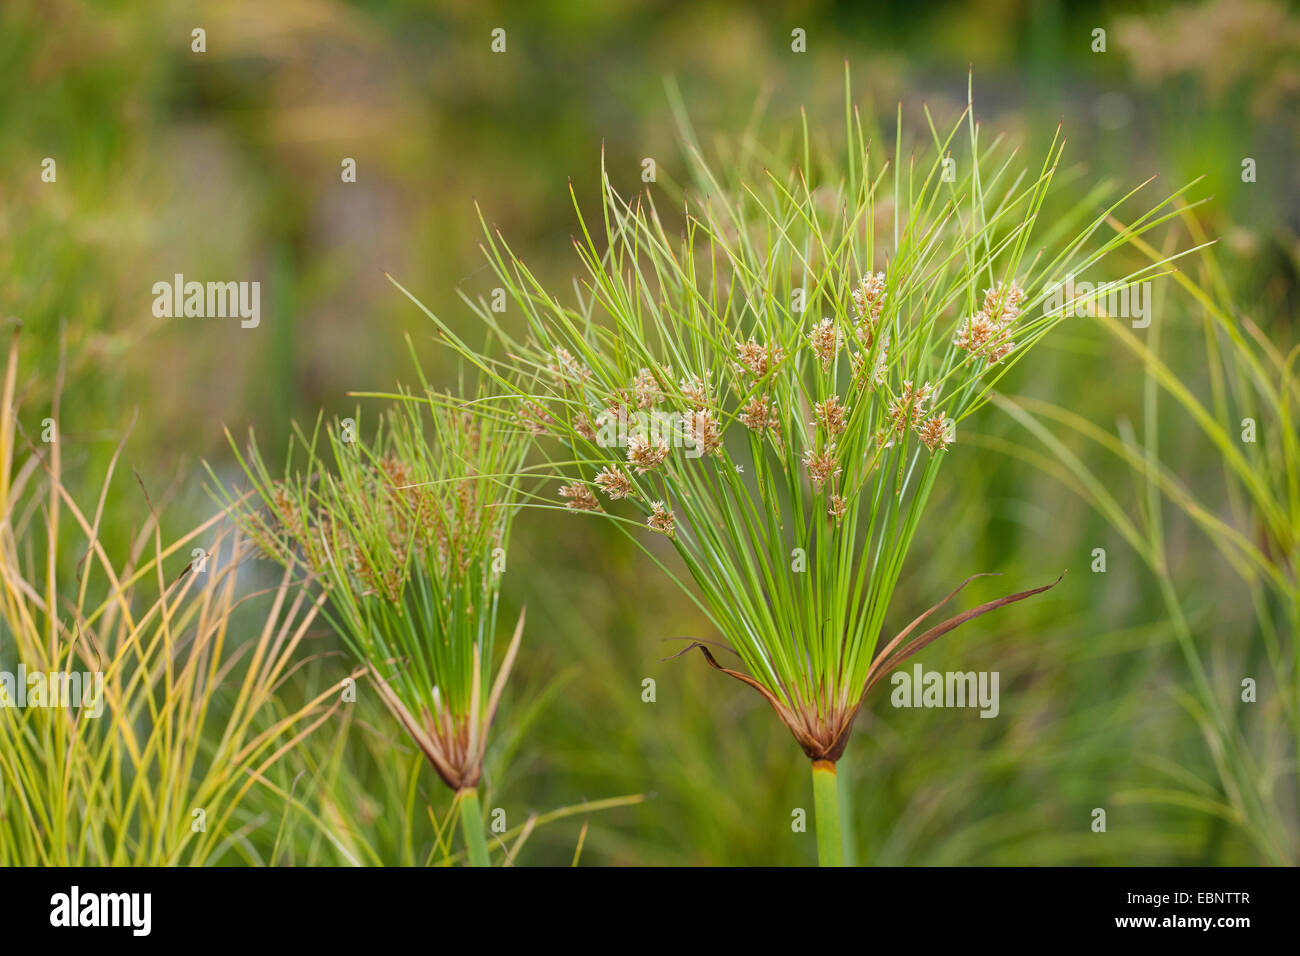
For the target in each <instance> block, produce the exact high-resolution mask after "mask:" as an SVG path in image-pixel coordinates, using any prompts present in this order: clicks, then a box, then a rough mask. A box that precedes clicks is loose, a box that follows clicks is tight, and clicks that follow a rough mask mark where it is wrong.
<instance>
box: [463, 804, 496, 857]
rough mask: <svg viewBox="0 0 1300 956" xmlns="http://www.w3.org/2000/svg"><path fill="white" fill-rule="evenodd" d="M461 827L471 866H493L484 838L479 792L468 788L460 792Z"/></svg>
mask: <svg viewBox="0 0 1300 956" xmlns="http://www.w3.org/2000/svg"><path fill="white" fill-rule="evenodd" d="M460 827H461V830H462V832H464V834H465V851H466V853H468V854H469V865H470V866H491V865H492V864H491V863H489V862H488V851H487V840H486V839H484V837H483V811H482V810H481V809H479V805H478V790H477V789H476V788H474V787H466V788H465V789H463V790H461V792H460Z"/></svg>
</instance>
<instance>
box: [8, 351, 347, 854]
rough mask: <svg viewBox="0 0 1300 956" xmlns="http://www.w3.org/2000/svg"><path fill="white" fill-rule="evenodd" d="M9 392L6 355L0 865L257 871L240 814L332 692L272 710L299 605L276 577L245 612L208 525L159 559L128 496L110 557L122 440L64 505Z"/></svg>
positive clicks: (318, 719) (166, 546)
mask: <svg viewBox="0 0 1300 956" xmlns="http://www.w3.org/2000/svg"><path fill="white" fill-rule="evenodd" d="M59 378H60V380H61V378H62V376H59ZM19 390H20V389H19V386H18V348H17V336H15V338H14V342H13V344H12V346H11V349H10V352H9V361H8V365H7V370H6V372H5V377H4V386H3V393H2V397H0V740H3V746H0V866H204V865H212V864H231V863H242V864H263V863H266V862H267V858H266V856H265V855H264V851H263V849H262V848H261V845H260V843H259V840H260V838H261V837H263V836H264V835H265V831H264V828H263V823H264V822H265V816H264V815H263V814H259V813H256V812H254V811H253V810H252V809H251V808H250V805H251V804H252V803H253V802H254V801H253V800H252V797H253V796H255V791H256V790H257V788H259V787H260V785H261V784H262V783H263V782H265V780H266V778H267V775H268V774H269V773H270V772H271V771H272V770H273V768H274V767H275V766H276V764H277V762H278V761H279V760H280V759H282V758H283V756H284V755H285V754H286V753H288V752H290V751H291V750H292V749H293V748H294V747H295V746H297V745H298V744H300V743H301V742H302V741H303V740H304V739H306V738H307V737H308V736H309V735H310V734H311V732H312V731H313V730H314V729H316V728H318V727H320V726H321V725H322V724H323V723H325V722H326V721H327V720H328V719H329V718H330V716H331V715H332V714H333V713H334V712H335V710H336V709H337V704H332V702H333V701H335V700H336V699H337V697H338V690H339V685H338V683H337V682H336V684H335V685H334V686H331V687H327V688H325V689H324V690H322V691H321V692H320V693H318V694H315V695H314V696H311V697H310V698H309V699H306V700H303V701H301V702H299V703H295V704H289V703H287V702H286V701H284V700H283V699H282V698H281V696H280V693H279V692H280V689H281V687H282V685H283V684H284V682H285V681H286V680H288V679H289V678H290V677H291V675H292V674H293V672H294V670H295V669H296V666H297V664H296V662H295V656H296V655H297V654H298V652H299V650H300V648H301V646H302V642H303V640H304V639H305V638H306V636H307V634H308V631H309V628H310V627H311V625H312V624H313V622H314V621H315V620H316V615H317V608H316V606H315V604H314V602H312V601H311V600H310V598H309V597H308V596H307V595H305V594H302V593H299V592H298V591H297V590H296V589H295V588H293V587H292V585H291V583H290V581H289V577H290V575H289V573H288V572H286V574H285V575H284V576H282V577H281V578H280V580H279V581H278V583H275V584H273V585H272V586H271V587H269V588H267V589H264V590H263V591H260V592H257V593H247V588H243V587H239V586H237V579H238V578H239V569H240V566H241V563H243V561H244V559H245V558H246V557H247V556H248V555H249V554H250V551H251V549H250V548H249V546H248V542H247V541H245V540H241V539H240V537H239V535H238V534H237V533H235V532H234V530H233V529H231V528H230V527H229V526H228V525H227V524H225V523H224V522H223V516H221V515H217V516H215V517H213V518H211V519H209V520H207V521H205V522H203V523H202V524H200V525H199V526H198V527H195V528H193V529H192V530H190V531H189V532H187V533H185V534H183V535H181V536H180V537H177V538H175V539H173V540H166V539H164V537H163V532H162V525H161V522H160V518H159V515H158V514H157V513H156V512H155V511H154V509H153V506H152V505H150V504H149V503H148V499H147V496H144V495H141V496H140V497H138V498H137V499H136V500H137V501H138V502H139V504H140V508H141V511H142V512H146V513H147V516H146V518H145V520H144V521H143V522H142V524H141V526H140V527H139V529H138V531H137V533H136V534H135V536H134V538H133V540H132V541H130V542H129V545H128V547H127V548H126V549H125V553H122V554H118V553H114V549H113V548H112V546H111V545H109V544H107V543H106V542H105V540H104V538H103V536H102V535H101V529H102V527H103V524H104V520H105V506H106V504H107V502H108V501H109V499H110V497H111V496H112V495H113V494H114V493H121V485H122V483H123V481H122V479H121V477H120V476H119V480H118V482H117V484H116V485H115V483H114V477H115V475H118V469H117V467H116V466H117V463H118V461H119V459H120V455H121V453H122V448H123V445H124V444H125V442H126V438H125V437H124V438H123V439H122V444H120V445H119V446H118V449H117V452H116V453H115V454H114V455H113V456H112V459H111V461H110V463H109V465H108V468H107V473H106V475H105V477H104V479H103V486H102V490H101V492H100V494H99V496H98V498H97V500H94V501H91V502H86V501H84V500H81V498H80V496H79V495H77V494H76V493H74V492H73V491H71V490H70V488H69V483H68V477H67V475H66V474H65V471H64V466H63V455H64V452H63V449H62V446H61V442H60V441H59V440H57V438H56V440H55V441H52V442H48V443H35V444H34V443H30V442H28V441H27V440H26V438H25V436H24V435H23V434H22V432H21V429H20V427H19V425H18V423H19V420H20V414H19V411H20V410H19V406H18V403H17V401H16V394H17V392H18V391H19ZM50 417H51V419H52V420H53V421H55V422H56V423H58V422H59V395H58V392H57V390H56V393H55V395H54V396H53V405H52V408H51V415H50ZM38 420H39V418H38ZM125 480H126V481H127V482H129V484H128V486H127V487H128V489H130V491H135V492H137V493H138V492H139V489H138V488H137V487H136V483H135V481H132V480H131V479H130V478H127V479H125ZM130 491H128V492H127V493H128V494H129V493H130ZM196 550H197V551H199V552H200V556H199V557H198V558H195V556H194V553H195V551H196ZM258 793H260V791H258Z"/></svg>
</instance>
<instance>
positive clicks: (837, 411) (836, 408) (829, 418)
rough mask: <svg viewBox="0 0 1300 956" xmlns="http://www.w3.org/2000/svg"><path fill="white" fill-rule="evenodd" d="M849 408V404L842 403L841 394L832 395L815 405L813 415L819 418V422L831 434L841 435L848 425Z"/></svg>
mask: <svg viewBox="0 0 1300 956" xmlns="http://www.w3.org/2000/svg"><path fill="white" fill-rule="evenodd" d="M848 414H849V409H848V406H847V405H843V404H841V403H840V400H839V396H836V395H832V396H831V397H830V398H827V399H824V400H823V401H820V402H818V403H817V404H816V405H814V406H813V415H814V416H815V417H816V419H817V424H818V425H820V426H821V427H822V428H824V429H826V431H828V432H830V434H831V435H841V434H843V433H844V429H845V428H847V427H848V421H847V419H848Z"/></svg>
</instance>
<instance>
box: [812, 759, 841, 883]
mask: <svg viewBox="0 0 1300 956" xmlns="http://www.w3.org/2000/svg"><path fill="white" fill-rule="evenodd" d="M812 777H813V817H814V826H815V827H816V828H817V863H818V864H819V865H821V866H843V865H844V838H843V837H842V836H841V835H840V791H839V782H838V781H837V780H836V778H835V762H834V761H833V760H814V761H813V765H812Z"/></svg>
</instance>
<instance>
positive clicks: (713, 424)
mask: <svg viewBox="0 0 1300 956" xmlns="http://www.w3.org/2000/svg"><path fill="white" fill-rule="evenodd" d="M683 425H684V428H685V431H686V439H687V441H689V442H690V443H691V446H692V447H693V448H696V449H698V450H699V453H700V454H703V455H712V454H716V453H717V452H718V451H719V450H720V449H721V448H722V429H721V428H719V427H718V422H717V419H715V418H714V417H713V412H711V411H709V410H708V409H706V408H700V409H696V410H694V411H690V412H687V413H686V418H685V420H684V422H683Z"/></svg>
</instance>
